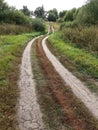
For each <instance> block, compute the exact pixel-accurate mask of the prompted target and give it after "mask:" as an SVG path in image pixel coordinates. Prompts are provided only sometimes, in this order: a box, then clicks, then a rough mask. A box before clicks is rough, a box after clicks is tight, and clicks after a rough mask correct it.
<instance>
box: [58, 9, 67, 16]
mask: <svg viewBox="0 0 98 130" xmlns="http://www.w3.org/2000/svg"><path fill="white" fill-rule="evenodd" d="M66 13H67V10H64V11H61V12H59V18H63V17H64V16H65V14H66Z"/></svg>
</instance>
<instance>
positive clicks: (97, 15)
mask: <svg viewBox="0 0 98 130" xmlns="http://www.w3.org/2000/svg"><path fill="white" fill-rule="evenodd" d="M77 21H78V22H81V23H84V24H96V23H98V0H88V1H87V4H86V5H84V6H83V7H82V8H81V9H80V10H79V13H78V15H77Z"/></svg>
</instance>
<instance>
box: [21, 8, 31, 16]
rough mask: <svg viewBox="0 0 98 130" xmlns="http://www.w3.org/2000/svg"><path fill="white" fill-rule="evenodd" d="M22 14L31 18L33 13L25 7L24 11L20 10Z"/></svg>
mask: <svg viewBox="0 0 98 130" xmlns="http://www.w3.org/2000/svg"><path fill="white" fill-rule="evenodd" d="M20 11H21V12H22V13H24V14H25V15H26V16H30V15H31V12H30V10H29V9H28V8H27V6H23V9H21V10H20Z"/></svg>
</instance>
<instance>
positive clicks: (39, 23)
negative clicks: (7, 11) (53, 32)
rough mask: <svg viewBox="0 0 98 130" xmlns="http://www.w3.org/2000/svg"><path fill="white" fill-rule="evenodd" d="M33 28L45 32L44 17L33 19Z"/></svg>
mask: <svg viewBox="0 0 98 130" xmlns="http://www.w3.org/2000/svg"><path fill="white" fill-rule="evenodd" d="M32 28H33V29H34V30H35V31H41V32H45V23H44V21H43V20H42V19H39V18H36V19H33V20H32Z"/></svg>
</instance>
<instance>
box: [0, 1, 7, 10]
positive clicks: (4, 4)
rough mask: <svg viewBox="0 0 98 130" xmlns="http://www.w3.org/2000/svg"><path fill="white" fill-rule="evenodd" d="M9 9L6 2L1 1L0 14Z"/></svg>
mask: <svg viewBox="0 0 98 130" xmlns="http://www.w3.org/2000/svg"><path fill="white" fill-rule="evenodd" d="M8 9H9V6H8V4H7V3H6V2H4V0H0V12H1V11H4V10H8Z"/></svg>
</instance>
